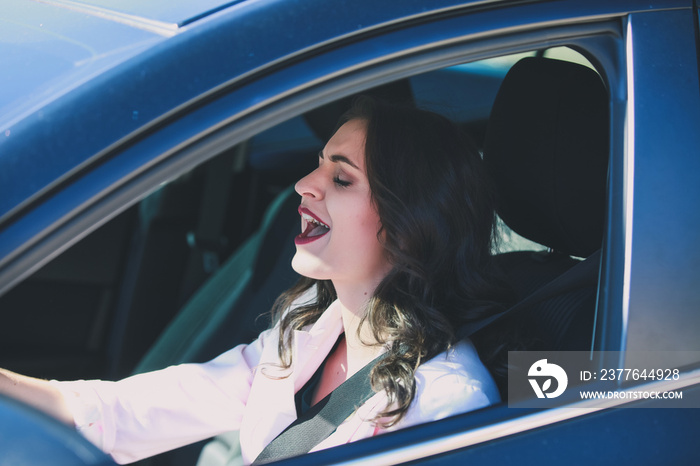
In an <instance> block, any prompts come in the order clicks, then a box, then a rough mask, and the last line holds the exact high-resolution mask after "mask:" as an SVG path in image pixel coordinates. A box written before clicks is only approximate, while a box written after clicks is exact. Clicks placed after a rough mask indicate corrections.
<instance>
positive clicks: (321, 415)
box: [253, 354, 385, 465]
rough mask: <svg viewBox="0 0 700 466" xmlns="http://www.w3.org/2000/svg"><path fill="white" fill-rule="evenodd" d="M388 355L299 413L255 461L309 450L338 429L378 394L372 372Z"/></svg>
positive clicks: (381, 356)
mask: <svg viewBox="0 0 700 466" xmlns="http://www.w3.org/2000/svg"><path fill="white" fill-rule="evenodd" d="M384 356H385V354H382V355H380V356H378V357H377V358H375V359H374V360H373V361H372V362H370V363H369V364H367V365H366V366H365V367H363V368H362V369H360V370H359V371H358V372H356V373H355V374H353V375H352V376H351V377H350V378H349V379H347V380H346V381H345V382H343V383H342V384H340V385H339V386H338V387H337V388H336V389H335V390H333V391H332V392H331V393H330V394H329V395H328V396H326V397H325V398H324V399H323V400H321V401H319V402H318V403H316V404H315V405H313V406H312V407H310V408H309V409H308V410H307V411H306V412H305V413H304V414H302V415H301V416H299V417H298V418H297V420H296V421H294V422H293V423H291V424H290V425H289V426H288V427H287V428H286V429H285V430H283V431H282V433H280V434H279V435H278V436H277V437H275V438H274V439H273V440H272V442H270V443H269V444H268V445H267V446H266V447H265V448H264V449H263V451H262V452H261V453H260V454H259V455H258V457H257V458H256V459H255V461H254V462H253V464H254V465H258V464H264V463H268V462H270V461H278V460H282V459H285V458H290V457H292V456H297V455H301V454H304V453H308V452H309V451H311V449H312V448H313V447H315V446H316V445H318V444H319V443H321V442H322V441H323V440H324V439H326V438H327V437H328V436H330V435H331V434H332V433H333V432H335V430H336V429H337V428H338V426H339V425H340V424H342V423H343V421H345V420H346V419H347V418H348V417H349V416H350V415H352V413H354V412H355V409H357V408H358V407H360V406H362V405H363V404H364V403H365V402H366V401H367V400H369V399H370V398H371V397H372V396H373V395H374V394H375V393H374V390H372V385H371V383H370V378H369V374H370V372H371V371H372V368H373V367H374V366H375V364H376V363H377V362H378V361H380V360H381V359H382V358H383V357H384Z"/></svg>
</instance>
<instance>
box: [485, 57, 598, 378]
mask: <svg viewBox="0 0 700 466" xmlns="http://www.w3.org/2000/svg"><path fill="white" fill-rule="evenodd" d="M607 102H608V97H607V92H606V89H605V86H604V84H603V82H602V80H601V78H600V76H599V75H598V74H597V73H596V72H595V71H593V70H592V69H590V68H587V67H585V66H583V65H578V64H574V63H570V62H564V61H559V60H551V59H546V58H535V57H533V58H525V59H523V60H521V61H519V62H518V63H516V64H515V65H514V66H513V67H512V68H511V70H510V71H509V73H508V75H507V76H506V78H505V79H504V81H503V84H502V85H501V89H500V90H499V93H498V95H497V97H496V101H495V103H494V107H493V110H492V114H491V120H490V123H489V128H488V131H487V134H486V141H485V146H484V160H485V163H486V165H487V167H488V169H489V171H490V173H491V175H492V177H493V179H494V181H495V183H496V186H497V192H498V195H499V204H498V209H497V210H498V213H499V215H500V217H501V218H502V219H503V220H504V222H505V223H506V224H507V225H508V226H509V227H510V228H511V229H512V230H514V231H515V232H517V233H518V234H520V235H522V236H524V237H525V238H527V239H529V240H532V241H535V242H536V243H539V244H542V245H544V246H546V247H547V248H549V250H548V251H540V252H535V251H518V252H508V253H503V254H500V255H497V256H496V259H497V261H498V262H499V264H500V266H501V267H502V269H503V270H504V271H505V273H506V275H507V276H508V278H509V279H510V282H511V284H512V287H513V289H514V292H515V294H516V297H517V300H518V301H520V300H523V299H525V298H526V297H528V296H529V295H531V294H532V293H533V292H535V291H536V290H538V289H539V288H541V287H542V286H544V285H546V284H547V283H548V282H550V281H551V280H553V279H554V278H555V277H558V276H560V275H561V274H562V273H564V272H565V271H567V270H569V269H570V268H571V267H574V266H575V265H577V264H578V263H579V262H580V259H579V258H588V260H589V261H599V257H600V256H599V254H596V251H598V250H599V249H600V248H601V245H602V238H603V227H604V218H605V196H606V182H607V168H608V152H609V149H608V104H607ZM572 256H574V257H575V258H574V257H572ZM589 256H590V257H589ZM579 270H580V268H579ZM591 270H592V271H593V272H591ZM591 273H593V274H594V276H591ZM574 274H575V273H574ZM578 275H579V276H574V281H575V284H574V286H567V288H566V289H562V290H561V292H556V291H554V292H552V293H548V295H547V297H546V298H545V299H543V300H541V301H538V302H536V303H535V304H533V305H532V306H528V307H527V308H526V309H523V310H519V311H518V312H514V313H513V314H510V315H508V314H507V315H506V316H505V317H504V318H503V319H501V320H500V321H498V322H496V323H494V324H493V325H490V326H488V327H487V328H485V329H484V330H483V331H482V332H480V333H479V334H478V335H477V336H476V340H477V343H478V344H477V347H484V346H487V347H488V346H489V345H491V346H493V345H494V344H501V345H505V346H506V347H508V349H512V350H518V349H519V350H542V351H574V350H581V351H584V350H589V349H590V347H591V341H592V335H593V321H594V313H595V304H596V296H597V276H598V267H597V266H596V267H586V271H585V272H581V273H579V274H578ZM508 340H510V341H508ZM491 363H492V364H496V361H492V362H491ZM501 363H503V361H501ZM499 375H500V377H503V375H504V374H499ZM504 382H505V380H503V379H501V380H500V384H501V388H502V391H503V385H502V384H503V383H504Z"/></svg>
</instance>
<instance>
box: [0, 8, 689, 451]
mask: <svg viewBox="0 0 700 466" xmlns="http://www.w3.org/2000/svg"><path fill="white" fill-rule="evenodd" d="M658 7H659V8H658V11H657V9H653V8H652V9H650V11H643V10H646V9H647V5H646V4H644V5H642V4H641V3H638V2H632V1H630V2H620V3H609V2H586V3H582V2H573V1H570V2H533V3H530V2H528V3H520V2H515V3H508V4H502V5H501V4H499V5H496V4H482V3H478V4H476V3H475V4H465V5H444V8H443V9H441V10H439V11H432V12H428V13H419V12H418V9H416V10H415V11H413V13H412V14H410V15H407V17H405V18H397V19H395V20H389V19H387V18H389V17H390V16H386V17H383V19H382V21H376V23H373V24H372V26H371V27H368V28H361V27H360V28H358V30H357V31H354V32H347V33H346V34H345V35H342V36H341V37H335V36H334V38H333V40H330V39H329V40H328V41H327V42H321V43H319V44H314V45H313V46H312V45H309V44H302V45H303V47H301V46H300V49H299V50H298V51H297V53H290V54H287V55H284V56H282V57H279V56H277V55H275V54H274V53H272V52H270V54H269V56H266V57H265V58H264V59H259V58H250V60H251V61H253V60H257V59H259V60H260V61H259V62H255V66H251V67H250V69H245V67H244V66H242V65H241V66H240V68H236V66H238V65H230V64H229V65H221V67H222V68H220V69H216V70H215V72H214V73H213V74H214V75H216V76H218V78H217V79H220V82H217V83H215V85H214V84H213V81H214V79H213V78H212V82H210V83H209V84H208V85H210V87H209V88H207V89H206V90H202V89H198V91H197V92H201V94H198V95H197V97H196V98H195V97H192V96H187V98H186V99H183V100H185V101H186V102H185V103H179V104H178V105H179V106H175V108H174V109H166V110H167V111H164V112H163V114H162V115H157V116H155V117H153V120H152V122H150V123H149V124H148V125H145V126H143V127H139V128H137V129H135V130H133V129H132V130H131V132H130V133H128V137H126V136H124V139H123V140H121V141H118V142H113V141H112V142H111V144H113V145H110V146H109V147H108V148H107V149H104V152H102V153H101V156H100V157H99V158H97V159H95V160H94V161H93V162H91V163H89V164H86V165H85V166H84V167H83V168H82V169H81V171H79V172H78V173H77V174H75V175H74V176H72V177H71V178H70V179H69V180H68V181H65V182H63V184H59V185H57V187H56V188H54V189H53V190H52V191H51V192H50V193H49V194H45V195H44V197H42V198H40V199H39V200H37V201H35V202H34V203H33V204H32V205H31V206H30V207H27V208H25V210H24V211H22V212H21V213H19V214H15V215H14V216H13V217H12V218H11V219H10V220H8V221H7V222H6V223H5V226H4V229H3V231H2V233H0V234H1V235H2V238H3V239H7V242H6V243H5V244H6V245H7V249H9V250H11V251H12V252H7V253H6V254H5V255H4V256H3V257H5V259H3V262H2V270H0V279H1V281H0V282H1V283H2V285H3V287H4V288H3V289H9V288H12V287H16V286H18V285H17V283H18V282H20V281H21V280H22V279H24V278H25V277H26V276H27V275H29V274H30V273H31V272H33V271H34V270H35V269H37V268H38V267H39V266H40V265H42V264H44V263H46V262H48V260H49V259H50V258H52V257H53V256H55V255H56V254H57V252H58V251H62V250H65V249H67V248H68V247H69V246H70V245H72V244H73V243H74V242H75V239H77V238H78V237H81V236H84V235H86V234H87V233H89V232H90V231H92V230H94V229H96V228H97V227H98V226H99V225H102V224H105V223H106V222H108V221H109V220H110V219H113V218H118V217H117V215H118V214H120V213H122V212H127V211H128V208H130V207H131V206H133V205H136V203H137V202H138V201H141V200H142V199H144V198H146V196H147V195H148V194H151V195H153V193H155V192H157V191H156V190H157V188H158V186H159V185H161V184H164V183H172V182H173V180H179V179H181V178H180V177H183V176H184V177H187V174H188V173H189V171H190V170H192V169H193V168H195V167H196V166H198V165H201V164H202V163H203V162H205V161H207V160H210V159H212V158H213V157H215V156H217V155H219V154H221V153H223V152H224V151H226V150H229V149H232V148H233V147H236V146H238V145H240V144H241V143H243V142H244V141H247V140H250V139H251V138H254V137H255V136H256V135H257V134H260V132H261V131H263V130H266V129H270V128H274V127H276V125H278V124H281V123H283V122H288V121H291V120H292V119H293V118H295V117H298V116H300V115H302V114H304V113H306V112H308V111H310V110H313V109H316V108H318V107H319V106H321V105H323V104H327V103H329V102H333V101H335V100H337V99H338V98H342V97H347V96H350V95H352V94H355V93H358V92H363V91H367V90H368V89H371V88H375V87H377V86H379V85H383V84H386V83H390V82H395V81H397V80H400V79H405V78H416V79H417V77H418V76H424V75H427V73H430V72H434V71H436V70H441V69H447V68H448V67H451V66H455V65H459V64H464V63H472V62H478V61H480V60H485V59H491V58H498V57H503V56H510V55H512V54H516V53H521V52H535V53H536V52H537V51H538V50H540V49H547V48H551V47H556V46H566V47H569V48H573V49H575V50H577V51H578V52H580V53H581V54H582V55H583V56H585V57H586V58H587V59H588V60H589V61H590V62H591V63H592V64H593V66H594V67H595V68H596V70H597V71H598V72H599V73H600V75H601V77H602V79H603V80H604V82H605V84H606V87H607V89H608V92H609V98H610V116H611V120H610V121H611V123H610V125H611V126H610V131H611V142H610V156H611V163H610V167H609V170H610V171H609V185H608V199H607V209H608V212H607V222H606V223H607V227H606V233H605V239H604V249H603V261H602V268H601V273H600V279H599V280H600V281H599V287H598V305H597V309H596V327H595V333H594V334H593V335H591V349H593V350H598V351H625V350H630V351H632V350H638V349H640V348H649V349H668V348H670V349H674V350H676V351H679V350H683V351H686V352H688V353H690V354H688V355H687V357H688V358H689V359H688V360H687V361H683V362H684V363H687V364H691V365H692V364H695V363H697V362H698V359H693V358H694V356H693V355H692V351H697V350H698V348H697V343H696V342H695V339H693V337H692V336H693V335H695V334H696V333H697V329H698V326H699V323H698V321H697V319H698V317H697V315H696V314H693V313H692V312H691V310H692V309H697V307H698V306H697V305H698V304H700V297H699V296H698V294H697V292H696V291H694V289H693V287H692V286H691V284H692V283H694V282H696V281H697V280H694V279H696V278H697V273H698V271H697V263H698V260H697V252H695V250H696V248H694V247H693V245H692V244H691V236H692V235H691V232H693V231H695V228H694V227H695V226H697V223H698V217H697V215H696V214H693V213H691V212H694V210H693V208H692V206H694V205H696V204H697V202H696V201H697V200H698V188H696V187H695V185H694V183H693V182H692V180H694V178H693V176H692V175H693V174H695V173H697V157H695V158H693V156H692V155H693V154H694V150H695V148H696V147H698V146H697V140H696V139H697V136H696V135H695V134H696V132H694V131H693V130H692V128H695V127H697V123H698V121H699V120H700V116H699V115H698V108H700V107H698V105H697V103H698V76H697V59H696V43H695V29H694V28H695V18H694V12H693V10H692V9H691V8H690V5H689V4H685V3H683V2H678V5H675V6H674V7H673V8H672V7H671V6H669V5H659V6H658ZM675 7H678V8H675ZM287 8H291V7H289V6H288V7H287ZM233 10H234V9H232V11H224V12H222V14H221V15H220V16H217V17H216V18H215V19H212V20H211V22H210V23H208V24H209V25H210V26H211V27H212V30H211V31H207V33H208V34H210V35H209V36H206V34H202V36H200V37H199V38H198V39H199V40H201V41H202V42H201V43H199V44H195V45H196V46H195V45H193V46H192V49H191V50H190V55H187V56H183V57H180V58H181V60H182V61H183V65H182V66H190V67H194V66H195V65H197V63H199V62H198V60H200V59H201V60H203V61H204V62H206V60H205V58H203V57H199V56H197V53H198V51H201V50H203V49H206V48H207V47H206V46H207V45H210V43H207V42H206V41H207V40H211V41H214V40H215V39H214V37H216V36H215V34H214V32H215V28H214V25H216V23H217V22H220V26H219V27H222V26H221V25H228V26H230V25H236V24H243V23H244V22H245V21H246V19H248V20H249V19H250V18H253V17H255V18H258V19H260V17H257V16H254V15H257V14H261V13H259V12H256V11H253V10H254V8H252V7H251V11H250V13H248V14H250V15H251V17H250V18H246V17H245V15H241V16H236V15H235V12H233ZM280 11H286V10H278V12H277V14H279V15H280V16H283V15H281V13H280ZM382 11H383V13H377V15H378V16H381V14H385V13H386V10H382ZM321 12H322V13H323V15H321V14H320V13H321ZM291 14H292V13H290V15H291ZM387 15H388V14H387ZM370 16H371V15H370ZM329 18H330V20H329ZM324 20H325V21H328V22H329V23H331V24H332V23H333V21H338V22H341V21H342V18H340V17H337V16H334V15H333V14H332V13H331V12H329V11H328V10H327V9H323V8H320V7H319V9H318V11H312V12H311V13H310V14H309V17H308V18H306V19H305V20H304V21H307V23H304V24H307V25H308V26H309V27H312V26H313V25H314V24H322V26H321V27H322V28H323V30H324V31H325V30H326V29H325V28H327V27H330V26H329V25H328V24H326V23H324V22H323V21H324ZM299 21H302V20H301V19H299ZM250 24H251V23H249V26H248V28H252V26H250ZM258 24H261V25H260V26H259V27H260V29H263V27H262V25H264V24H265V23H258ZM300 24H301V23H297V24H296V27H300ZM246 31H250V29H246ZM250 32H251V35H250V36H249V37H247V38H245V37H243V38H241V37H237V40H238V41H239V44H242V45H240V47H244V45H247V44H248V42H247V41H248V40H251V38H258V39H259V42H257V43H255V44H256V45H258V44H260V46H261V50H262V52H266V51H272V50H275V49H274V46H272V45H270V46H269V49H268V48H266V46H265V44H266V43H265V41H266V40H270V39H269V38H267V36H265V35H264V34H262V32H260V31H257V32H255V31H254V30H253V31H250ZM205 36H206V37H205ZM183 37H184V35H183ZM217 40H218V39H217ZM183 41H184V39H183ZM309 41H311V40H310V39H309ZM174 49H175V50H177V47H175V46H174ZM249 50H251V52H249V53H251V54H254V52H252V50H255V48H254V47H252V46H250V49H249ZM670 51H672V52H673V53H670ZM212 53H213V52H212ZM224 56H225V54H224ZM215 58H217V57H214V58H212V57H209V59H212V60H214V59H215ZM236 58H239V59H241V56H240V54H239V55H238V56H236ZM163 60H165V59H163ZM168 60H174V59H173V58H172V57H170V58H169V59H168ZM266 60H267V61H266ZM168 63H170V62H168ZM169 66H174V65H172V64H168V65H167V66H165V65H163V67H162V68H161V69H160V71H161V72H162V73H163V74H165V70H167V69H169V68H168V67H169ZM227 67H231V68H227ZM217 73H218V74H217ZM238 73H240V74H238ZM190 78H192V77H191V76H190ZM144 79H145V78H144ZM178 79H182V82H181V84H182V85H185V84H186V79H185V78H178ZM192 79H195V78H192ZM157 82H158V81H157V80H153V81H148V80H145V81H144V86H145V88H147V89H151V90H152V89H153V88H154V86H156V85H157ZM148 86H151V87H150V88H149V87H148ZM202 87H203V88H204V87H205V86H202ZM133 92H134V93H136V94H138V93H139V92H145V91H143V90H133ZM178 92H180V91H178ZM182 92H184V91H182ZM86 98H87V97H86ZM188 99H189V100H188ZM677 102H682V105H683V107H682V109H681V110H679V109H678V108H677V107H676V106H675V105H676V103H677ZM154 112H155V111H154ZM156 113H157V112H156ZM659 115H663V119H660V118H659ZM660 154H663V156H661V155H660ZM660 175H663V177H661V179H663V180H665V181H664V182H663V183H662V182H660V181H659V179H660ZM659 189H661V191H659ZM680 192H682V193H683V195H682V196H681V195H679V193H680ZM659 193H661V194H662V195H659ZM660 199H663V200H664V201H665V202H663V203H662V202H661V201H660ZM684 206H685V207H684ZM47 211H48V212H49V213H47ZM661 214H663V216H662V218H664V219H665V220H666V221H664V222H657V221H656V219H657V218H659V217H660V216H661ZM679 223H682V225H679ZM106 224H107V225H109V223H106ZM17 238H19V239H17ZM11 240H12V241H11ZM13 248H14V249H13ZM8 258H9V259H8ZM41 273H48V272H41ZM681 277H682V278H681ZM659 307H663V308H664V310H665V313H664V323H665V324H664V325H659V324H658V321H657V320H656V319H655V316H656V315H657V310H658V308H659ZM650 336H653V338H651V339H650ZM650 342H653V344H652V345H651V346H648V345H649V343H650ZM674 343H675V346H673V344H674ZM655 345H656V346H655ZM605 362H606V361H599V363H600V364H604V363H605ZM673 362H674V363H678V362H679V361H673ZM689 374H690V376H691V378H689V379H688V380H689V382H688V385H687V387H684V388H687V391H686V392H684V395H686V396H687V397H688V399H691V400H692V399H697V396H698V395H697V388H696V387H697V381H696V380H695V379H694V378H692V377H696V375H694V374H695V373H694V372H692V371H690V372H689ZM649 424H652V425H653V426H654V428H653V429H650V428H648V425H649ZM699 428H700V426H699V425H698V421H697V420H696V417H695V416H693V410H673V409H670V410H669V409H665V410H655V409H634V408H630V409H604V408H601V407H598V405H596V407H595V408H588V409H584V408H573V409H566V407H563V408H561V409H549V410H538V409H514V408H508V406H507V405H506V404H502V405H499V406H495V407H492V408H489V409H486V410H482V411H479V412H475V413H467V414H464V415H461V416H457V417H453V418H450V419H446V420H442V421H438V422H436V423H432V424H430V425H426V426H417V427H414V428H410V429H406V430H405V431H402V432H397V433H394V434H390V435H386V436H382V437H378V438H375V439H369V440H367V441H362V442H358V443H357V444H352V445H348V446H344V447H341V448H338V449H333V450H332V451H326V452H319V453H315V454H312V455H308V456H305V457H303V458H298V459H293V460H289V461H288V462H289V463H294V462H300V461H303V462H304V464H309V463H316V464H322V463H323V464H325V463H341V462H356V461H362V462H367V461H370V462H374V463H381V464H393V463H400V462H409V461H413V462H419V461H420V462H426V463H439V462H444V463H448V464H452V463H455V462H462V461H478V460H486V461H489V462H497V461H500V462H502V463H510V462H512V461H514V460H517V461H527V460H533V461H534V460H535V459H538V458H541V455H545V457H547V458H548V459H551V460H552V461H554V460H559V459H561V460H562V461H563V460H566V461H567V462H572V461H573V462H578V463H579V464H583V463H584V462H585V463H589V462H591V461H596V462H605V463H608V462H610V463H611V462H613V461H617V460H620V459H621V458H622V459H624V460H625V461H629V460H633V459H636V460H638V461H639V462H641V463H645V462H665V461H666V460H667V459H669V458H670V460H671V462H673V461H674V460H679V461H683V460H687V459H688V458H693V457H696V456H697V453H696V452H695V451H693V448H692V445H693V443H692V438H694V437H695V436H697V433H698V430H699ZM653 443H656V444H659V445H663V447H662V448H658V449H652V450H649V449H642V448H635V447H638V446H639V445H648V444H653ZM669 451H671V452H673V454H674V455H675V456H672V457H669V456H668V455H669V454H668V452H669ZM572 452H576V453H575V454H572ZM664 455H666V456H664Z"/></svg>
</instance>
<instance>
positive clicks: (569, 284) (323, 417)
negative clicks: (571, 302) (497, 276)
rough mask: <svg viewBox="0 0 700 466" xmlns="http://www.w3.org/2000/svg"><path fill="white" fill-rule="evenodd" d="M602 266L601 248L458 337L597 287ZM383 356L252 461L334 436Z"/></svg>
mask: <svg viewBox="0 0 700 466" xmlns="http://www.w3.org/2000/svg"><path fill="white" fill-rule="evenodd" d="M599 268H600V250H599V251H596V252H595V253H593V254H592V255H591V256H589V257H588V258H586V259H585V260H583V261H581V262H579V263H578V264H576V265H574V266H573V267H571V268H570V269H569V270H567V271H566V272H564V273H563V274H561V275H559V276H558V277H557V278H555V279H553V280H552V281H550V282H549V283H547V284H546V285H544V286H542V287H540V288H538V289H537V290H535V291H534V292H532V293H531V294H530V295H528V296H527V297H526V298H525V299H523V300H521V301H520V302H518V303H517V304H515V305H513V306H511V307H510V308H508V309H506V310H505V311H503V312H501V313H498V314H495V315H492V316H490V317H487V318H486V319H482V320H479V321H477V322H473V323H470V324H467V325H464V326H462V327H461V328H460V330H459V331H458V332H457V337H458V339H460V340H461V339H462V338H466V337H469V336H471V335H474V334H475V333H477V332H478V331H480V330H482V329H484V328H485V327H487V326H489V325H491V324H493V323H494V322H496V321H499V320H501V319H503V318H504V317H505V316H507V315H508V316H512V315H515V314H517V313H518V312H522V311H523V310H524V309H527V308H529V307H531V306H533V305H535V304H537V303H539V302H541V301H544V300H545V299H549V298H551V297H553V296H557V295H559V294H561V293H565V292H569V291H573V290H576V289H579V288H582V287H585V286H595V284H596V281H597V277H598V272H599ZM384 356H385V355H381V356H379V357H378V358H376V359H375V360H374V361H372V362H370V363H369V364H367V365H366V366H365V367H363V368H362V369H361V370H360V371H358V372H357V373H355V374H354V375H353V376H352V377H350V378H349V379H348V380H346V381H345V382H343V383H342V384H341V385H340V386H339V387H338V388H336V389H335V390H333V391H332V392H331V393H330V394H329V395H328V396H326V397H325V398H324V399H323V400H321V401H319V402H318V403H316V404H315V405H313V406H312V407H311V408H309V409H308V410H307V411H306V412H305V413H304V414H302V415H301V416H300V417H299V418H297V420H296V421H294V422H293V423H292V424H290V425H289V426H288V427H287V428H286V429H285V430H284V431H282V433H281V434H279V435H278V436H277V437H275V438H274V440H272V442H270V443H269V444H268V445H267V446H266V447H265V449H263V451H262V452H261V453H260V455H258V457H257V458H256V459H255V461H254V462H253V464H254V465H258V464H265V463H268V462H271V461H277V460H282V459H286V458H290V457H292V456H297V455H301V454H304V453H308V452H309V451H311V449H312V448H313V447H315V446H316V445H318V444H319V443H321V442H322V441H323V440H324V439H326V438H327V437H328V436H329V435H331V434H332V433H333V432H334V431H335V430H336V429H337V428H338V426H339V425H340V424H341V423H342V422H343V421H344V420H345V419H347V418H348V416H350V415H351V414H352V413H353V412H354V411H355V409H356V408H357V407H358V406H361V405H362V404H364V403H365V402H366V401H367V400H368V399H370V398H371V397H372V395H374V390H372V386H371V384H370V380H369V374H370V371H371V370H372V367H374V365H375V364H376V363H377V361H379V360H380V359H381V358H383V357H384Z"/></svg>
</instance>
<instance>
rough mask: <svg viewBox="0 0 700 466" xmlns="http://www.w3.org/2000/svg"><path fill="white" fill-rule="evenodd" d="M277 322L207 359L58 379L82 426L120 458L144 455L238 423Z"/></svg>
mask: <svg viewBox="0 0 700 466" xmlns="http://www.w3.org/2000/svg"><path fill="white" fill-rule="evenodd" d="M278 336H279V330H278V329H277V328H274V329H270V330H267V331H265V332H263V333H262V334H261V335H260V336H259V337H258V339H257V340H255V341H254V342H253V343H251V344H249V345H240V346H237V347H235V348H233V349H232V350H229V351H228V352H226V353H224V354H222V355H221V356H219V357H217V358H215V359H213V360H212V361H209V362H207V363H204V364H182V365H178V366H172V367H168V368H166V369H163V370H159V371H154V372H148V373H144V374H139V375H135V376H132V377H129V378H126V379H124V380H121V381H119V382H107V381H100V380H90V381H84V380H80V381H75V382H56V381H52V384H54V386H55V387H57V388H58V389H59V390H60V392H61V393H62V394H63V397H64V399H65V400H66V403H67V405H68V407H69V409H70V410H71V412H72V413H73V416H74V420H75V424H76V428H77V429H78V431H79V432H80V433H82V434H83V435H84V436H85V437H86V438H87V439H88V440H90V441H91V442H92V443H94V444H95V445H97V446H98V447H99V448H100V449H102V450H103V451H104V452H106V453H108V454H110V455H111V456H112V457H113V458H114V460H115V461H117V462H118V463H126V462H132V461H137V460H139V459H142V458H146V457H149V456H152V455H155V454H158V453H162V452H164V451H167V450H171V449H173V448H178V447H180V446H183V445H186V444H189V443H192V442H196V441H199V440H203V439H206V438H209V437H212V436H214V435H218V434H220V433H223V432H227V431H231V430H237V429H239V426H240V423H241V418H242V416H243V410H244V408H245V405H246V402H247V400H248V395H249V393H250V387H251V385H252V382H253V377H254V372H255V368H256V366H257V365H258V364H259V362H260V357H261V354H262V352H263V348H264V347H265V346H267V345H273V346H276V345H277V339H278Z"/></svg>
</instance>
